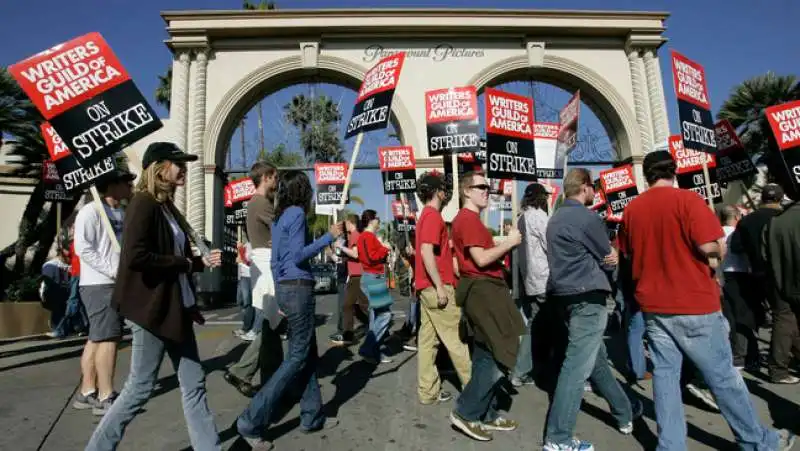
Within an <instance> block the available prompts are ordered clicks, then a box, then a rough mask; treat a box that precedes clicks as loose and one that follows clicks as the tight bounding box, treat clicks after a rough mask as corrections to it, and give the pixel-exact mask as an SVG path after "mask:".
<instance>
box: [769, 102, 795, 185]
mask: <svg viewBox="0 0 800 451" xmlns="http://www.w3.org/2000/svg"><path fill="white" fill-rule="evenodd" d="M765 113H766V115H767V120H768V121H769V125H770V128H771V129H772V134H771V135H769V140H770V157H769V159H768V161H769V162H770V172H771V173H772V174H774V175H775V177H776V178H777V180H778V182H779V183H780V184H781V185H782V186H783V187H784V189H786V191H787V193H786V194H787V195H789V197H791V198H792V199H793V200H800V199H799V198H800V100H796V101H794V102H788V103H784V104H781V105H775V106H771V107H769V108H767V109H766V112H765Z"/></svg>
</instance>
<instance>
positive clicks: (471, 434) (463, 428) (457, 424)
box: [450, 412, 492, 442]
mask: <svg viewBox="0 0 800 451" xmlns="http://www.w3.org/2000/svg"><path fill="white" fill-rule="evenodd" d="M450 423H451V424H452V425H453V426H455V427H456V428H458V430H459V431H461V432H463V433H464V435H466V436H467V437H469V438H471V439H473V440H477V441H479V442H488V441H491V440H492V436H481V435H477V434H475V433H474V432H472V431H471V430H470V429H469V427H468V426H467V425H466V424H464V422H463V421H462V420H461V419H460V418H458V417H457V416H455V415H454V414H453V413H452V412H450Z"/></svg>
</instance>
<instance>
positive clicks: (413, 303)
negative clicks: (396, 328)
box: [406, 294, 420, 334]
mask: <svg viewBox="0 0 800 451" xmlns="http://www.w3.org/2000/svg"><path fill="white" fill-rule="evenodd" d="M419 321H420V320H419V299H417V297H416V296H415V295H413V294H412V295H411V299H410V300H409V304H408V315H406V329H408V331H409V332H411V333H412V334H415V333H417V331H418V330H419Z"/></svg>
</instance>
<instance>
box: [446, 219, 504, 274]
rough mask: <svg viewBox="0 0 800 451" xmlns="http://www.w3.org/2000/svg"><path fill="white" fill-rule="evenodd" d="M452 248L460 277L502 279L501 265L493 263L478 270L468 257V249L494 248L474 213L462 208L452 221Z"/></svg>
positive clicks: (490, 236) (490, 235) (487, 232)
mask: <svg viewBox="0 0 800 451" xmlns="http://www.w3.org/2000/svg"><path fill="white" fill-rule="evenodd" d="M453 247H454V248H455V251H456V259H457V261H458V268H459V273H460V274H461V277H465V276H472V277H494V278H496V279H503V278H504V277H503V264H502V263H501V262H500V261H494V262H492V263H491V264H489V265H488V266H486V267H485V268H479V267H478V265H477V264H475V262H474V261H473V260H472V256H470V255H469V250H468V249H469V248H470V247H482V248H484V249H491V248H493V247H494V241H493V240H492V234H491V233H489V230H488V229H487V228H486V227H485V226H484V225H483V223H482V222H481V217H480V216H479V215H478V213H475V212H474V211H472V210H470V209H467V208H462V209H461V210H460V211H459V212H458V214H457V215H456V217H455V219H453Z"/></svg>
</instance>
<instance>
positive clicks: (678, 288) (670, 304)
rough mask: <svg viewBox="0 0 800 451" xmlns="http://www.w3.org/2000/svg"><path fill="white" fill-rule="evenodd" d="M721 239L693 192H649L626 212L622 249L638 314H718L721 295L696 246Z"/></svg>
mask: <svg viewBox="0 0 800 451" xmlns="http://www.w3.org/2000/svg"><path fill="white" fill-rule="evenodd" d="M723 236H724V234H723V232H722V227H721V226H720V224H719V220H718V219H717V217H716V216H715V215H714V213H712V212H711V210H709V208H708V206H707V205H706V203H705V201H703V199H702V198H701V197H700V196H698V195H697V194H696V193H694V192H692V191H688V190H683V189H677V188H672V187H656V188H650V189H649V190H647V191H645V192H644V193H643V194H641V195H639V197H637V198H636V199H634V200H633V201H631V203H630V204H628V206H627V207H625V215H624V217H623V219H622V227H621V229H620V234H619V246H620V250H621V251H622V252H623V253H624V254H625V255H627V256H628V257H629V258H630V259H631V266H632V275H633V281H634V284H635V286H636V292H635V296H636V300H637V301H638V302H639V305H640V306H641V307H642V311H644V312H649V313H665V314H677V315H704V314H708V313H714V312H717V311H719V310H720V299H719V297H720V293H719V286H718V285H717V282H716V281H715V280H714V278H713V277H712V271H711V268H709V266H708V264H707V263H706V259H705V257H703V256H702V254H700V251H699V250H698V249H697V248H698V246H700V245H701V244H705V243H710V242H713V241H717V240H718V239H720V238H722V237H723Z"/></svg>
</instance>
